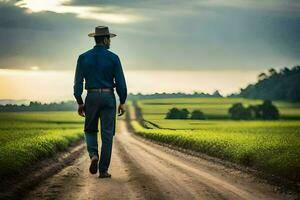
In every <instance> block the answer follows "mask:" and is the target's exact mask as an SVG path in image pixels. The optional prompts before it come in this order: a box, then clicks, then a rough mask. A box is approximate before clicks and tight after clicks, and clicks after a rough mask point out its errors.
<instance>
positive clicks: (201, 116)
mask: <svg viewBox="0 0 300 200" xmlns="http://www.w3.org/2000/svg"><path fill="white" fill-rule="evenodd" d="M191 119H205V117H204V113H203V112H202V111H201V110H194V111H193V112H192V114H191Z"/></svg>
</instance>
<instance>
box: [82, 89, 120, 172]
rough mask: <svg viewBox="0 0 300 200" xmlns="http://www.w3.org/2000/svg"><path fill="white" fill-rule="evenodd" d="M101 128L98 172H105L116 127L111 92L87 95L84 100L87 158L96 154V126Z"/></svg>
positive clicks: (114, 106)
mask: <svg viewBox="0 0 300 200" xmlns="http://www.w3.org/2000/svg"><path fill="white" fill-rule="evenodd" d="M99 119H100V127H101V141H102V146H101V154H100V161H99V171H100V172H105V171H107V170H108V168H109V164H110V160H111V153H112V144H113V136H114V135H115V126H116V99H115V95H114V93H113V92H92V93H88V94H87V96H86V99H85V128H84V132H85V141H86V145H87V150H88V153H89V157H90V158H92V157H93V156H97V157H98V158H99V153H98V132H99V130H98V125H99Z"/></svg>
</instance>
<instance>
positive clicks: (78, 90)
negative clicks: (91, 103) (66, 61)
mask: <svg viewBox="0 0 300 200" xmlns="http://www.w3.org/2000/svg"><path fill="white" fill-rule="evenodd" d="M83 79H84V76H83V70H82V56H79V57H78V59H77V65H76V71H75V78H74V87H73V95H74V97H75V99H76V101H77V103H78V104H83V100H82V97H81V95H82V92H83Z"/></svg>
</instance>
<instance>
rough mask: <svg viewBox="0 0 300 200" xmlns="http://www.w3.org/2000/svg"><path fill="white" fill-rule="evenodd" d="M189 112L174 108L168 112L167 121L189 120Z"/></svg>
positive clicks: (184, 109)
mask: <svg viewBox="0 0 300 200" xmlns="http://www.w3.org/2000/svg"><path fill="white" fill-rule="evenodd" d="M188 115H189V111H188V110H187V109H186V108H183V109H178V108H172V109H170V110H169V111H168V113H167V116H166V117H165V119H187V118H188Z"/></svg>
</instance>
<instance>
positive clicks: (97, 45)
mask: <svg viewBox="0 0 300 200" xmlns="http://www.w3.org/2000/svg"><path fill="white" fill-rule="evenodd" d="M94 48H105V47H104V46H103V45H101V44H96V45H95V46H94Z"/></svg>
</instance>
